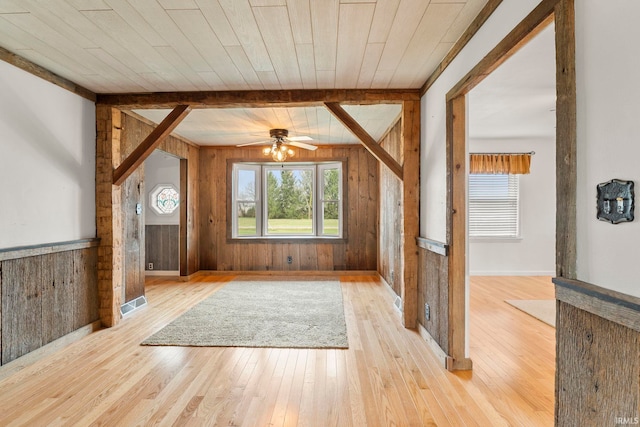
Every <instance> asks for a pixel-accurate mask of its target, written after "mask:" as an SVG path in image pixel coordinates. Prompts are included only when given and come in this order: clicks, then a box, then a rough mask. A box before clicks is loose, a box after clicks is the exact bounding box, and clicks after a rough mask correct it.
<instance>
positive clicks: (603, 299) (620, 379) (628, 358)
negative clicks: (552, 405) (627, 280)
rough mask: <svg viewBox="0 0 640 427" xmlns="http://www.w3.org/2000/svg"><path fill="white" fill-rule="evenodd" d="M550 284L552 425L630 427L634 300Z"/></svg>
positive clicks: (636, 383)
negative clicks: (553, 335) (552, 311)
mask: <svg viewBox="0 0 640 427" xmlns="http://www.w3.org/2000/svg"><path fill="white" fill-rule="evenodd" d="M554 282H555V283H556V298H557V299H558V301H557V303H556V307H557V314H556V346H557V353H558V355H562V357H558V359H557V362H556V410H555V413H556V425H558V426H576V425H581V426H604V425H612V426H613V425H636V424H638V417H640V299H639V298H635V297H631V296H628V295H623V294H620V293H619V292H615V291H611V290H608V289H604V288H600V287H598V286H595V285H592V284H587V283H584V282H579V281H576V280H569V279H564V278H556V279H554Z"/></svg>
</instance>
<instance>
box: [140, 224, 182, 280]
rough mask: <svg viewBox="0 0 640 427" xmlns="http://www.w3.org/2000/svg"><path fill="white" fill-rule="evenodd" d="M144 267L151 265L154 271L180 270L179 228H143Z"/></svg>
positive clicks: (151, 226)
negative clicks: (144, 246)
mask: <svg viewBox="0 0 640 427" xmlns="http://www.w3.org/2000/svg"><path fill="white" fill-rule="evenodd" d="M144 235H145V245H146V248H145V256H146V261H145V267H146V269H147V270H148V269H149V268H148V265H149V263H153V269H154V270H161V271H176V270H178V269H179V268H180V247H179V243H180V226H179V225H172V224H165V225H155V224H151V225H147V226H145V233H144Z"/></svg>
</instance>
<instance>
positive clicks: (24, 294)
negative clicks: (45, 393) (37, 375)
mask: <svg viewBox="0 0 640 427" xmlns="http://www.w3.org/2000/svg"><path fill="white" fill-rule="evenodd" d="M2 313H3V316H2V364H5V363H8V362H10V361H12V360H14V359H16V358H18V357H20V356H22V355H25V354H27V353H29V352H30V351H33V350H35V349H37V348H39V347H41V346H42V345H43V340H42V257H28V258H21V259H14V260H8V261H4V262H3V263H2Z"/></svg>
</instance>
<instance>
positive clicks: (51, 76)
mask: <svg viewBox="0 0 640 427" xmlns="http://www.w3.org/2000/svg"><path fill="white" fill-rule="evenodd" d="M0 59H1V60H3V61H5V62H7V63H9V64H11V65H13V66H15V67H18V68H20V69H21V70H23V71H26V72H27V73H31V74H33V75H34V76H37V77H40V78H41V79H43V80H46V81H48V82H49V83H53V84H54V85H56V86H60V87H61V88H63V89H66V90H68V91H69V92H72V93H75V94H76V95H78V96H81V97H83V98H86V99H88V100H89V101H93V102H95V101H96V94H95V93H93V92H92V91H90V90H89V89H86V88H84V87H82V86H80V85H78V84H76V83H74V82H72V81H71V80H67V79H65V78H64V77H60V76H59V75H57V74H55V73H52V72H51V71H49V70H47V69H46V68H44V67H41V66H40V65H38V64H36V63H33V62H31V61H29V60H28V59H26V58H23V57H22V56H20V55H16V54H15V53H13V52H9V51H8V50H7V49H4V48H2V47H0Z"/></svg>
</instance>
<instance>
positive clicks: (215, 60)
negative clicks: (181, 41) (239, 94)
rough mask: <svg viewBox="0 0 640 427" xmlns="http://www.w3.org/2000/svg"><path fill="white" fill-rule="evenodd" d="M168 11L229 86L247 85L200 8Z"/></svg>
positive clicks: (237, 87)
mask: <svg viewBox="0 0 640 427" xmlns="http://www.w3.org/2000/svg"><path fill="white" fill-rule="evenodd" d="M168 13H169V14H170V15H171V18H172V19H173V21H174V22H175V23H176V24H177V25H178V26H179V27H180V28H181V29H182V31H183V32H184V34H185V36H186V37H187V38H188V39H189V40H190V41H191V43H193V45H194V46H195V48H196V49H197V50H198V52H200V54H201V55H202V57H203V58H205V59H206V61H207V62H208V63H209V65H210V66H211V68H212V69H213V71H215V72H216V74H217V75H218V77H220V79H221V80H222V81H223V82H224V85H225V86H226V87H227V88H229V89H232V90H233V89H239V88H241V87H246V82H245V81H244V78H243V77H242V74H241V73H240V72H239V71H238V69H237V68H236V66H235V64H234V63H233V61H232V60H231V57H230V56H229V54H228V53H227V51H226V50H225V48H224V46H222V44H221V43H220V40H218V37H217V36H216V35H215V33H214V32H213V30H212V29H211V27H210V26H209V23H208V22H207V20H206V19H205V18H204V15H202V13H200V11H199V10H172V11H170V12H168Z"/></svg>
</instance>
